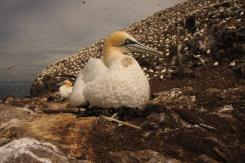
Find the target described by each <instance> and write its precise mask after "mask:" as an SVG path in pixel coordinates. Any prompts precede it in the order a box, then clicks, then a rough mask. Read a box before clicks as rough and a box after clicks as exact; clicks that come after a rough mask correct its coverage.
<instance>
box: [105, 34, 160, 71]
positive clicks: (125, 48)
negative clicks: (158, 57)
mask: <svg viewBox="0 0 245 163" xmlns="http://www.w3.org/2000/svg"><path fill="white" fill-rule="evenodd" d="M133 51H135V52H145V53H149V54H152V53H153V54H162V53H161V52H159V51H157V50H154V49H152V48H149V47H147V46H144V45H143V44H141V43H139V42H138V41H137V40H136V39H135V38H133V37H132V36H131V35H129V34H128V33H126V32H124V31H116V32H113V33H112V34H111V35H109V37H108V38H107V39H106V40H105V44H104V55H103V60H104V63H105V64H106V65H107V66H109V65H110V63H111V62H112V61H113V59H114V58H115V57H119V56H122V55H124V54H125V53H129V52H133Z"/></svg>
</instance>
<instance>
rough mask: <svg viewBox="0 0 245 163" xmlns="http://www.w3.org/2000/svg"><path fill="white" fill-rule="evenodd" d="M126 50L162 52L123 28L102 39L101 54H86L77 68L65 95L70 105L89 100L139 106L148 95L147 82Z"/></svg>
mask: <svg viewBox="0 0 245 163" xmlns="http://www.w3.org/2000/svg"><path fill="white" fill-rule="evenodd" d="M129 52H144V53H148V54H153V55H155V54H162V52H160V51H157V50H154V49H152V48H149V47H147V46H144V45H143V44H141V43H139V42H138V41H137V40H136V39H135V38H133V37H132V36H131V35H129V34H128V33H126V32H123V31H116V32H114V33H112V34H111V35H110V36H109V37H108V38H107V39H106V40H105V43H104V48H103V57H102V58H101V59H95V58H90V59H89V60H88V62H87V64H86V65H85V67H84V68H83V69H82V70H80V72H79V74H78V76H77V78H76V81H75V83H74V87H73V90H72V93H71V96H70V99H69V102H70V105H71V106H76V107H77V106H85V105H87V104H90V105H91V106H96V107H100V108H119V107H122V106H126V107H140V106H142V105H144V104H145V103H146V102H147V101H148V100H149V97H150V86H149V82H148V79H147V77H146V75H145V74H144V71H143V70H142V69H141V67H140V65H139V64H138V62H137V61H136V60H135V59H134V58H133V57H132V56H129V55H127V53H129Z"/></svg>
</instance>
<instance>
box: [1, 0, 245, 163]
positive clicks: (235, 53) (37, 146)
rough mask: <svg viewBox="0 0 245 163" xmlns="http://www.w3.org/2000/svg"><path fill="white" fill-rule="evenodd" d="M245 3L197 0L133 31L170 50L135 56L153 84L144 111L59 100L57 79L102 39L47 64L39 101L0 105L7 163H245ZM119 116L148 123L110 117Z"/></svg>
mask: <svg viewBox="0 0 245 163" xmlns="http://www.w3.org/2000/svg"><path fill="white" fill-rule="evenodd" d="M244 5H245V4H244V2H243V1H239V0H234V1H216V0H215V1H214V0H213V1H210V0H209V1H201V0H190V1H187V2H185V3H183V4H179V5H177V6H175V7H173V8H170V9H167V10H164V11H160V12H158V13H156V14H154V15H153V16H151V17H149V18H147V19H146V20H143V21H141V22H139V23H135V24H134V25H132V26H130V27H129V28H127V29H126V31H128V32H129V33H131V34H132V35H134V36H136V38H137V39H138V40H139V41H141V42H143V43H144V44H146V45H149V46H152V47H156V48H158V50H161V51H163V52H164V55H163V56H157V57H154V56H147V55H142V54H133V55H134V56H135V58H136V59H137V60H138V61H139V63H140V64H141V66H142V68H143V69H144V70H145V72H146V73H147V74H148V76H149V80H150V85H151V95H152V96H151V100H150V101H149V102H148V104H147V105H146V106H145V107H144V108H140V109H136V108H121V109H119V110H113V109H111V110H103V109H100V108H90V107H88V108H84V109H85V110H82V109H78V108H68V107H67V102H66V101H61V100H59V98H57V96H56V94H55V93H54V92H55V91H56V85H55V83H57V82H58V81H61V80H63V79H64V78H69V75H70V74H72V75H76V73H77V72H78V71H79V69H80V66H83V64H84V63H85V62H86V60H87V59H88V58H89V57H90V56H94V55H93V52H96V54H98V55H97V56H99V55H100V52H101V47H102V45H103V44H102V43H103V40H101V41H98V42H97V43H95V44H94V45H92V46H91V47H88V48H86V49H84V50H82V51H81V52H80V53H79V54H78V55H74V56H72V57H70V58H66V59H63V60H61V61H59V62H56V63H53V64H51V65H49V66H48V67H47V69H45V70H43V71H42V72H41V73H40V74H39V75H38V78H37V79H36V80H35V82H34V84H33V87H32V94H33V95H39V97H26V98H22V99H20V98H16V97H6V98H5V99H4V100H3V101H2V102H1V104H0V158H1V159H0V162H27V161H28V162H49V161H53V162H207V163H208V162H245V157H244V156H245V122H244V121H245V81H244V78H245V55H244V54H245V53H244V52H245V40H244V38H245V37H244V36H245V28H244V27H245V26H244V22H245V21H244V18H245V17H244V12H245V10H244V8H245V6H244ZM97 52H99V53H97ZM68 74H69V75H68ZM47 92H48V94H47ZM50 92H51V93H50ZM52 92H53V93H52ZM115 113H116V114H117V116H116V118H118V119H119V120H121V121H124V122H128V123H130V124H133V125H136V126H138V127H140V129H136V128H132V127H129V126H125V125H119V124H118V123H116V122H112V121H108V120H106V119H105V118H104V117H103V115H105V116H108V117H110V116H112V115H114V114H115Z"/></svg>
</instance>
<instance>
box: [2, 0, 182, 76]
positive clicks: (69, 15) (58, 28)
mask: <svg viewBox="0 0 245 163" xmlns="http://www.w3.org/2000/svg"><path fill="white" fill-rule="evenodd" d="M182 1H183V0H147V1H143V0H120V1H119V0H0V4H1V5H0V57H1V59H0V81H2V80H9V79H10V80H32V79H33V78H35V76H36V74H37V73H38V72H39V71H40V70H41V69H42V68H44V67H45V66H46V65H47V64H49V63H51V62H52V61H55V60H57V59H60V58H63V57H64V56H68V55H70V54H73V53H75V52H77V51H78V50H79V49H80V48H82V47H85V46H87V45H89V44H91V43H93V42H95V41H96V40H97V39H99V38H102V37H105V36H106V35H108V34H109V33H111V32H112V31H115V30H118V29H122V28H124V27H127V26H128V25H130V24H132V23H134V22H136V21H139V20H141V19H144V18H146V17H147V16H150V15H151V14H153V13H154V12H157V11H159V10H161V9H163V8H167V7H171V6H173V5H175V4H177V3H179V2H182ZM12 65H16V67H15V68H14V69H12V70H10V71H2V69H3V68H6V67H10V66H12Z"/></svg>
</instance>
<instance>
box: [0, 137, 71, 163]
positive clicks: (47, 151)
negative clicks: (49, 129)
mask: <svg viewBox="0 0 245 163" xmlns="http://www.w3.org/2000/svg"><path fill="white" fill-rule="evenodd" d="M0 158H1V162H2V163H7V162H13V163H15V162H16V163H19V162H64V163H65V162H69V159H68V158H67V157H65V156H64V154H63V153H62V152H61V151H60V150H59V149H58V148H57V147H56V146H55V145H53V144H51V143H48V142H40V141H38V140H36V139H33V138H21V139H17V140H13V141H11V142H10V143H8V144H5V145H4V146H2V147H0Z"/></svg>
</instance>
